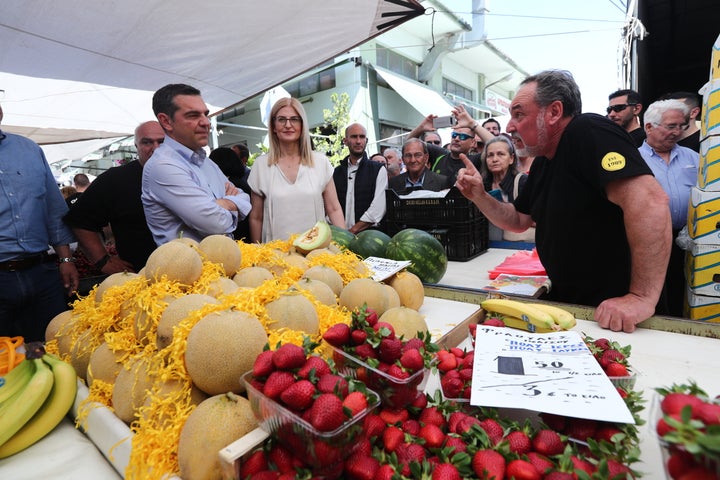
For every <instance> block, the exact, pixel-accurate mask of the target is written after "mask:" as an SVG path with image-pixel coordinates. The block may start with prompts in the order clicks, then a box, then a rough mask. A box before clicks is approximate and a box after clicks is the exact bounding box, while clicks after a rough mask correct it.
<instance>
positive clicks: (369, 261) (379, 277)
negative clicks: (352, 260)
mask: <svg viewBox="0 0 720 480" xmlns="http://www.w3.org/2000/svg"><path fill="white" fill-rule="evenodd" d="M363 262H364V263H365V265H366V266H367V267H368V268H369V269H370V270H371V271H372V272H373V276H372V279H373V280H375V281H376V282H381V281H383V280H385V279H386V278H389V277H391V276H393V275H395V274H396V273H397V272H399V271H400V270H402V269H403V268H405V267H407V266H408V265H410V264H411V263H412V262H411V261H409V260H390V259H389V258H380V257H367V258H366V259H365V260H363Z"/></svg>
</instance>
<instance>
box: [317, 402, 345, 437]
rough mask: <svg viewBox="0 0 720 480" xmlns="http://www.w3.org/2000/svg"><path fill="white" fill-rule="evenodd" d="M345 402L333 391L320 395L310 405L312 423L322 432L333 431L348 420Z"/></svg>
mask: <svg viewBox="0 0 720 480" xmlns="http://www.w3.org/2000/svg"><path fill="white" fill-rule="evenodd" d="M347 418H348V417H347V415H345V412H344V411H343V403H342V400H340V399H339V398H338V397H337V396H336V395H333V394H332V393H323V394H320V396H318V397H317V398H316V399H315V401H314V402H313V404H312V407H310V424H311V425H312V426H313V427H315V428H316V429H318V430H319V431H321V432H331V431H333V430H335V429H336V428H338V427H339V426H340V425H342V424H343V423H344V422H345V420H347Z"/></svg>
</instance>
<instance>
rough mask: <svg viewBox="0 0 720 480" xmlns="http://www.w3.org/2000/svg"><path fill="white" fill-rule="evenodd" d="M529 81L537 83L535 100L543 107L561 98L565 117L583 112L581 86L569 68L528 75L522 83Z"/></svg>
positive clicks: (525, 83)
mask: <svg viewBox="0 0 720 480" xmlns="http://www.w3.org/2000/svg"><path fill="white" fill-rule="evenodd" d="M529 83H536V84H537V89H536V90H535V102H537V104H538V105H539V106H540V107H541V108H542V107H547V106H548V105H550V104H551V103H552V102H555V101H558V100H559V101H560V102H561V103H562V105H563V117H574V116H576V115H580V114H581V113H582V99H581V97H580V88H579V87H578V84H577V83H576V82H575V78H573V75H572V73H570V72H568V71H567V70H545V71H543V72H540V73H538V74H536V75H531V76H529V77H527V78H526V79H525V80H523V81H522V82H521V83H520V85H527V84H529Z"/></svg>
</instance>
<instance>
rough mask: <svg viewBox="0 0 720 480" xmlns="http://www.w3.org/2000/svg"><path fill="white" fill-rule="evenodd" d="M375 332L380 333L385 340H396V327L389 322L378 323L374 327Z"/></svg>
mask: <svg viewBox="0 0 720 480" xmlns="http://www.w3.org/2000/svg"><path fill="white" fill-rule="evenodd" d="M373 330H375V331H376V332H378V333H379V334H380V336H382V337H384V338H395V327H393V326H392V325H390V324H389V323H388V322H377V323H376V324H375V325H373Z"/></svg>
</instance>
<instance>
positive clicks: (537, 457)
mask: <svg viewBox="0 0 720 480" xmlns="http://www.w3.org/2000/svg"><path fill="white" fill-rule="evenodd" d="M527 459H528V462H530V463H531V464H532V466H533V467H535V470H537V471H538V473H539V474H541V475H545V474H546V473H547V472H548V471H549V470H551V469H552V468H554V465H553V463H552V462H551V461H550V459H549V458H547V457H546V456H545V455H541V454H539V453H537V452H529V453H528V454H527Z"/></svg>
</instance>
